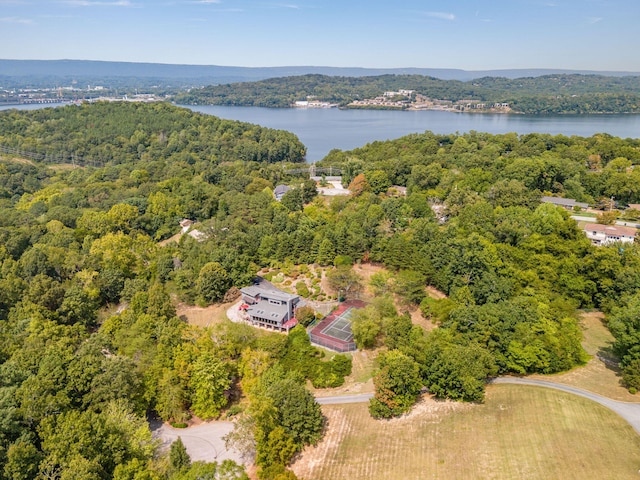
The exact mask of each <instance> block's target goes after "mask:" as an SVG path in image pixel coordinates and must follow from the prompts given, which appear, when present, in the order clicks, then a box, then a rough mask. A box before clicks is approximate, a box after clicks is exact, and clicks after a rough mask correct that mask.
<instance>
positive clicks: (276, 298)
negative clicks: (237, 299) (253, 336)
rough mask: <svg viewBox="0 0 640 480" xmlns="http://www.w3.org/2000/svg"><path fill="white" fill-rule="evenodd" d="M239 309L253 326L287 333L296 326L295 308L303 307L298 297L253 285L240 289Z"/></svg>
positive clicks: (301, 300) (303, 303)
mask: <svg viewBox="0 0 640 480" xmlns="http://www.w3.org/2000/svg"><path fill="white" fill-rule="evenodd" d="M240 292H241V293H242V301H243V302H244V304H243V305H241V308H242V309H243V310H245V312H246V314H247V316H248V317H249V321H250V322H251V323H252V324H253V325H257V326H261V327H267V328H271V329H273V330H278V331H281V332H289V330H291V329H292V328H293V327H295V326H296V325H297V324H298V321H297V320H296V318H295V311H296V308H299V307H302V306H304V305H305V302H304V300H303V299H302V298H300V297H299V296H298V295H294V294H292V293H286V292H283V291H281V290H278V289H276V288H275V287H272V286H270V287H269V288H267V287H263V286H260V285H253V286H250V287H244V288H241V289H240Z"/></svg>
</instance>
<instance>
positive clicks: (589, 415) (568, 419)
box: [293, 385, 640, 480]
mask: <svg viewBox="0 0 640 480" xmlns="http://www.w3.org/2000/svg"><path fill="white" fill-rule="evenodd" d="M323 412H324V413H325V415H326V417H327V419H328V427H327V433H326V435H325V437H324V439H323V441H322V442H321V443H320V444H319V445H318V446H317V447H314V448H308V449H307V450H305V452H304V453H303V455H302V457H301V458H300V459H299V460H298V461H297V462H296V463H295V464H294V467H293V469H294V471H295V472H296V474H298V476H299V477H301V478H304V479H305V480H325V479H332V480H341V479H344V480H360V479H371V480H378V479H380V480H388V479H399V480H410V479H416V480H418V479H419V480H427V479H519V480H520V479H545V480H547V479H556V478H557V479H581V480H582V479H612V480H613V479H616V480H619V479H627V478H629V479H631V478H634V479H637V478H638V477H639V473H638V471H639V469H640V436H638V435H637V434H636V433H635V431H634V430H633V429H632V428H631V427H630V426H629V425H628V424H627V423H626V422H625V421H624V420H622V419H621V418H620V417H618V416H617V415H616V414H614V413H613V412H611V411H609V410H608V409H606V408H604V407H602V406H600V405H598V404H596V403H593V402H590V401H588V400H586V399H583V398H580V397H576V396H573V395H570V394H566V393H563V392H558V391H555V390H550V389H545V388H539V387H529V386H516V385H492V386H489V387H488V389H487V398H486V402H485V404H483V405H470V404H460V403H454V402H440V401H435V400H433V399H430V398H427V399H425V400H423V401H422V402H421V403H420V404H419V405H417V406H416V407H415V408H414V410H413V412H412V413H410V414H409V415H408V416H406V417H404V418H400V419H394V420H391V421H376V420H373V419H372V418H371V417H370V416H369V414H368V411H367V404H351V405H342V406H324V407H323Z"/></svg>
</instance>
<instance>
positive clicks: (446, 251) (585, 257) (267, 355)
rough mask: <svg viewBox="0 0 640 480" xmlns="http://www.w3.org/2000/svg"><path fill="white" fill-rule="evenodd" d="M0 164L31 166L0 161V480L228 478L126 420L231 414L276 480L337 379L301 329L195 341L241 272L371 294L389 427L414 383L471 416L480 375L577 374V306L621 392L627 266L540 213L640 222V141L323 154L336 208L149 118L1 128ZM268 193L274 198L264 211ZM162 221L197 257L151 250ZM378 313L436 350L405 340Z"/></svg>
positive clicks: (368, 319)
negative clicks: (608, 345)
mask: <svg viewBox="0 0 640 480" xmlns="http://www.w3.org/2000/svg"><path fill="white" fill-rule="evenodd" d="M0 146H7V147H11V148H15V149H21V150H25V151H28V152H37V153H38V154H39V155H42V159H43V160H44V161H43V162H39V161H31V160H27V159H25V158H23V157H20V156H15V155H4V156H3V157H2V158H1V159H0V362H1V365H0V418H2V421H1V422H0V464H1V465H2V468H0V478H7V479H15V478H25V479H32V478H61V479H72V478H73V479H85V478H86V479H107V478H117V479H164V478H170V479H191V478H201V477H198V476H197V475H198V473H197V472H200V471H204V469H210V470H211V471H215V469H218V471H221V470H223V469H226V470H225V471H226V472H227V473H226V475H227V476H223V475H222V474H218V475H219V476H218V477H213V476H212V478H244V477H243V475H244V473H243V471H242V468H241V467H238V466H235V465H231V464H225V465H218V466H215V465H209V466H204V465H201V464H194V465H192V466H189V465H185V464H182V463H180V462H178V461H177V460H176V458H175V457H174V461H172V460H171V458H165V457H162V456H160V457H159V456H157V452H156V448H155V445H154V444H153V442H152V441H151V437H150V432H149V427H148V425H147V423H146V420H145V415H157V416H159V417H160V418H162V419H163V420H170V421H172V422H177V423H180V422H184V421H185V420H186V419H187V418H188V417H189V415H192V414H193V415H196V416H198V417H200V418H203V419H210V418H218V417H219V416H220V415H233V414H235V415H238V416H239V418H240V420H239V421H238V425H239V427H238V430H237V431H236V432H235V436H236V437H235V440H236V443H237V444H238V445H240V446H242V447H243V451H244V453H245V454H246V455H247V458H248V459H250V460H255V463H256V464H257V465H258V466H259V467H260V469H259V476H260V478H262V479H287V478H289V479H291V478H294V477H292V475H293V474H292V473H291V472H289V471H286V470H285V467H286V465H288V463H289V462H290V460H291V458H292V457H293V456H294V455H295V454H296V453H297V452H299V451H300V450H301V449H302V448H303V447H304V446H305V445H308V444H313V443H315V442H317V441H318V439H319V438H320V437H321V435H322V426H323V420H322V415H321V412H320V409H319V407H318V405H317V403H316V402H315V401H314V399H313V397H312V396H311V394H310V393H309V392H308V391H307V390H306V388H305V382H306V381H307V380H308V381H311V382H312V383H313V384H314V385H315V386H317V387H326V386H336V385H339V384H341V382H342V381H343V378H344V376H345V375H346V374H348V373H349V371H350V361H349V359H348V357H343V356H336V357H333V359H332V360H331V361H327V359H326V358H323V354H322V353H321V352H319V351H318V350H317V349H315V348H314V347H312V346H311V345H310V344H309V340H308V337H307V335H306V333H305V331H304V329H302V327H297V328H296V329H294V331H292V332H291V334H290V335H289V336H288V337H286V336H283V335H279V334H268V333H266V332H264V331H262V330H257V329H253V328H251V327H248V326H246V325H242V324H232V323H228V324H223V325H220V326H218V327H215V328H212V329H199V328H196V327H192V326H190V325H187V324H186V323H185V322H184V321H183V320H181V319H180V318H178V317H177V316H176V311H175V303H176V302H177V301H181V302H185V303H188V304H193V303H196V302H197V303H199V304H208V303H211V302H217V301H220V300H222V299H223V298H224V296H225V295H226V293H227V291H228V290H229V289H230V288H231V287H233V286H236V287H241V286H245V285H247V284H249V283H250V282H251V280H252V279H253V278H254V276H255V274H256V272H258V270H259V269H260V268H262V267H275V268H282V269H283V268H291V267H292V266H293V265H299V264H303V265H304V264H313V263H317V264H320V265H323V266H326V267H328V268H331V269H332V271H333V272H335V273H334V274H332V276H333V279H334V281H335V282H337V283H338V284H339V283H340V282H346V283H350V284H352V283H354V282H355V283H357V282H358V279H354V278H353V276H352V273H353V271H352V270H351V265H352V264H353V263H355V262H378V263H380V264H383V265H385V266H386V267H387V269H388V270H389V272H391V273H389V274H384V275H383V274H381V275H377V276H375V277H372V279H371V285H372V288H375V289H376V291H377V293H378V294H379V295H378V297H379V299H378V300H377V301H376V302H374V303H373V304H372V305H371V306H369V307H367V308H366V309H363V310H362V311H361V312H360V313H359V314H358V315H357V317H356V318H355V320H354V325H353V328H354V333H355V335H356V341H357V343H358V345H359V347H360V348H379V349H381V351H382V352H383V353H382V354H381V355H380V362H379V367H380V368H379V373H378V375H377V376H376V380H375V382H376V387H377V395H376V398H375V400H374V401H373V402H372V404H371V408H370V410H371V413H372V414H373V415H374V416H376V417H388V416H392V415H397V414H400V413H402V412H404V411H407V410H408V409H409V408H410V407H411V405H412V403H413V401H414V400H415V398H416V396H417V395H418V392H419V390H420V388H421V386H423V385H424V386H427V387H428V388H429V389H430V390H431V392H433V393H434V394H436V395H438V396H440V397H446V398H454V399H462V400H473V401H482V399H483V394H484V383H485V380H486V378H487V377H490V376H493V375H496V374H501V373H517V374H528V373H534V372H541V373H552V372H558V371H562V370H566V369H569V368H571V367H574V366H576V365H580V364H581V363H583V362H584V361H585V358H586V357H585V353H584V352H583V351H582V348H581V346H580V330H579V328H578V323H577V309H580V308H600V309H603V310H605V311H606V312H608V313H609V312H610V313H611V315H610V318H611V327H612V331H613V332H614V334H615V335H616V340H617V341H616V344H615V349H616V352H617V353H618V355H619V356H620V359H621V362H622V366H623V368H624V372H625V376H624V380H625V382H626V383H627V385H628V386H629V387H631V388H638V387H640V379H639V376H638V374H637V371H638V365H639V364H640V353H639V352H640V349H639V345H640V338H638V333H637V332H639V331H640V327H639V326H638V319H637V315H635V314H634V312H635V311H636V310H637V309H638V304H640V301H639V300H638V299H639V298H640V247H638V245H637V244H633V245H625V246H624V248H621V247H620V246H618V245H615V246H611V247H598V248H596V247H594V246H592V245H591V244H590V242H589V241H588V240H587V239H586V238H585V236H584V233H583V232H582V231H581V230H580V229H579V228H578V227H577V224H576V222H575V221H574V220H572V219H571V218H570V217H569V213H568V212H566V211H564V210H562V209H559V208H557V207H554V206H553V205H551V204H546V203H545V204H541V203H540V197H541V196H542V195H543V194H553V195H560V196H566V197H570V198H574V199H576V200H579V201H584V202H588V203H594V204H597V203H598V201H599V200H600V199H601V198H602V197H605V198H607V199H608V198H609V197H611V196H615V198H616V199H617V200H619V201H621V202H633V203H640V178H639V175H640V173H638V171H637V170H636V169H634V168H633V167H634V165H635V164H637V163H638V162H639V161H640V141H638V140H622V139H619V138H615V137H611V136H608V135H604V134H600V135H595V136H593V137H590V138H581V137H570V138H569V137H565V136H561V135H558V136H550V135H542V134H530V135H524V136H518V135H516V134H505V135H489V134H483V133H478V132H472V133H469V134H465V135H453V134H452V135H435V134H432V133H429V132H426V133H424V134H416V135H410V136H407V137H403V138H401V139H397V140H394V141H389V142H376V143H373V144H371V145H369V146H367V147H364V148H361V149H357V150H354V151H350V152H340V151H333V152H332V153H331V154H330V155H329V156H328V157H327V158H326V159H325V160H324V162H323V163H324V164H326V165H329V164H330V165H333V166H335V167H340V168H341V169H342V170H343V172H344V177H343V180H344V182H345V183H349V184H351V185H350V188H351V190H352V192H353V194H352V195H351V196H348V197H335V198H323V197H318V196H316V195H315V188H313V187H314V185H313V184H311V185H310V184H309V182H308V181H306V182H305V179H304V178H301V177H297V178H296V177H292V176H291V175H289V174H287V173H286V172H287V166H288V165H287V164H283V163H282V161H294V162H297V161H300V160H301V159H302V156H303V153H304V147H303V146H302V145H301V144H300V143H299V142H298V140H297V139H296V138H295V137H294V136H293V135H291V134H288V133H286V132H278V131H273V130H269V129H262V128H260V127H256V126H254V125H248V124H241V123H238V122H231V121H223V120H220V119H217V118H214V117H205V116H202V115H198V114H194V113H192V112H190V111H188V110H183V109H179V108H176V107H172V106H169V105H162V104H153V105H132V104H124V103H121V104H95V105H84V106H81V107H76V106H70V107H64V108H61V109H55V110H52V109H45V110H39V111H31V112H26V111H22V112H17V111H7V112H2V113H0ZM248 151H250V152H251V153H250V154H249V153H247V152H248ZM70 154H74V155H77V157H74V158H73V159H71V157H70ZM80 159H81V160H82V161H80ZM72 160H73V162H74V163H75V165H74V164H73V163H72ZM280 183H285V184H288V185H290V186H292V187H294V188H293V189H292V190H290V191H289V192H288V193H287V194H286V195H285V197H284V198H283V200H282V202H276V201H275V200H274V199H273V195H272V191H273V188H274V187H275V186H276V185H278V184H280ZM393 185H397V186H406V188H407V195H406V196H404V195H400V194H399V193H398V189H396V190H394V189H390V187H391V186H393ZM434 212H437V214H436V213H434ZM183 218H190V219H192V220H195V221H196V222H197V227H198V229H199V231H201V232H202V233H203V234H204V235H205V237H203V238H202V239H201V240H202V241H197V240H196V239H194V238H192V237H190V236H188V235H185V236H183V237H182V239H181V240H180V242H179V243H177V244H176V243H172V244H168V245H167V246H161V245H160V243H159V241H160V240H162V239H166V238H167V237H169V236H171V235H172V234H174V233H176V232H178V230H179V226H178V222H179V221H180V220H181V219H183ZM334 264H335V265H338V266H337V267H335V268H334V267H332V266H333V265H334ZM427 285H431V286H434V287H436V288H438V289H440V290H441V291H442V292H444V293H446V294H447V298H444V299H442V300H433V299H430V298H427V297H426V295H425V287H426V286H427ZM392 293H396V294H397V295H399V296H400V297H401V298H402V299H403V301H405V302H406V304H407V305H409V304H411V303H413V304H415V305H420V308H421V310H422V311H423V314H424V315H425V316H427V317H428V318H431V319H432V320H433V321H434V322H435V323H436V324H437V325H438V328H436V329H434V330H433V331H432V332H431V333H426V332H425V331H424V330H423V329H422V328H421V327H419V326H417V325H412V323H411V320H410V318H409V317H408V316H407V315H405V314H403V313H402V312H398V311H397V310H396V308H395V307H394V305H393V302H392V301H391V300H390V295H391V294H392ZM116 306H119V307H120V308H117V307H116ZM199 469H200V470H199ZM211 475H214V474H211Z"/></svg>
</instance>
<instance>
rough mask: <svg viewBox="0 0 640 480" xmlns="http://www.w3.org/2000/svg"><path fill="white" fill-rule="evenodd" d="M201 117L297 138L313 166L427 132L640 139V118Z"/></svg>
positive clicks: (280, 112)
mask: <svg viewBox="0 0 640 480" xmlns="http://www.w3.org/2000/svg"><path fill="white" fill-rule="evenodd" d="M188 108H190V109H191V110H194V111H196V112H202V113H207V114H210V115H215V116H217V117H220V118H226V119H229V120H241V121H243V122H250V123H257V124H258V125H262V126H265V127H271V128H278V129H282V130H288V131H290V132H293V133H295V134H296V135H297V136H298V138H299V139H300V141H301V142H302V143H304V144H305V146H306V147H307V161H309V162H316V161H318V160H321V159H322V158H323V157H324V156H325V155H326V154H327V153H329V151H330V150H331V149H334V148H338V149H340V150H351V149H353V148H357V147H361V146H363V145H366V144H367V143H371V142H374V141H376V140H390V139H394V138H399V137H402V136H404V135H408V134H410V133H422V132H424V131H426V130H429V131H432V132H434V133H466V132H469V131H471V130H475V131H477V132H488V133H508V132H516V133H519V134H524V133H532V132H538V133H550V134H553V135H556V134H563V135H567V136H571V135H579V136H584V137H590V136H591V135H593V134H595V133H609V134H611V135H614V136H616V137H622V138H628V137H630V138H639V137H640V115H513V114H512V115H509V114H495V113H494V114H491V113H456V112H443V111H434V110H427V111H394V110H340V109H337V108H260V107H221V106H188Z"/></svg>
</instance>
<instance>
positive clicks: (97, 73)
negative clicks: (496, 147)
mask: <svg viewBox="0 0 640 480" xmlns="http://www.w3.org/2000/svg"><path fill="white" fill-rule="evenodd" d="M560 73H567V74H584V75H590V74H594V75H606V76H615V77H622V76H630V75H639V74H640V73H639V72H615V71H613V72H612V71H595V70H563V69H544V68H532V69H509V70H459V69H451V68H355V67H354V68H350V67H319V66H292V67H226V66H218V65H171V64H162V63H132V62H102V61H92V60H0V84H1V79H2V78H12V79H15V78H21V79H27V78H33V77H40V78H49V79H64V80H76V81H82V82H87V81H91V82H92V83H95V82H99V81H100V80H102V79H117V78H137V79H148V80H154V79H157V80H163V81H164V82H168V81H173V82H174V83H179V84H182V85H185V84H190V85H207V84H226V83H232V82H248V81H257V80H264V79H267V78H276V77H288V76H297V75H306V74H322V75H330V76H343V77H366V76H377V75H385V74H392V75H393V74H397V75H425V76H430V77H435V78H439V79H442V80H461V81H468V80H473V79H476V78H481V77H504V78H510V79H513V78H522V77H539V76H543V75H551V74H560Z"/></svg>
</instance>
